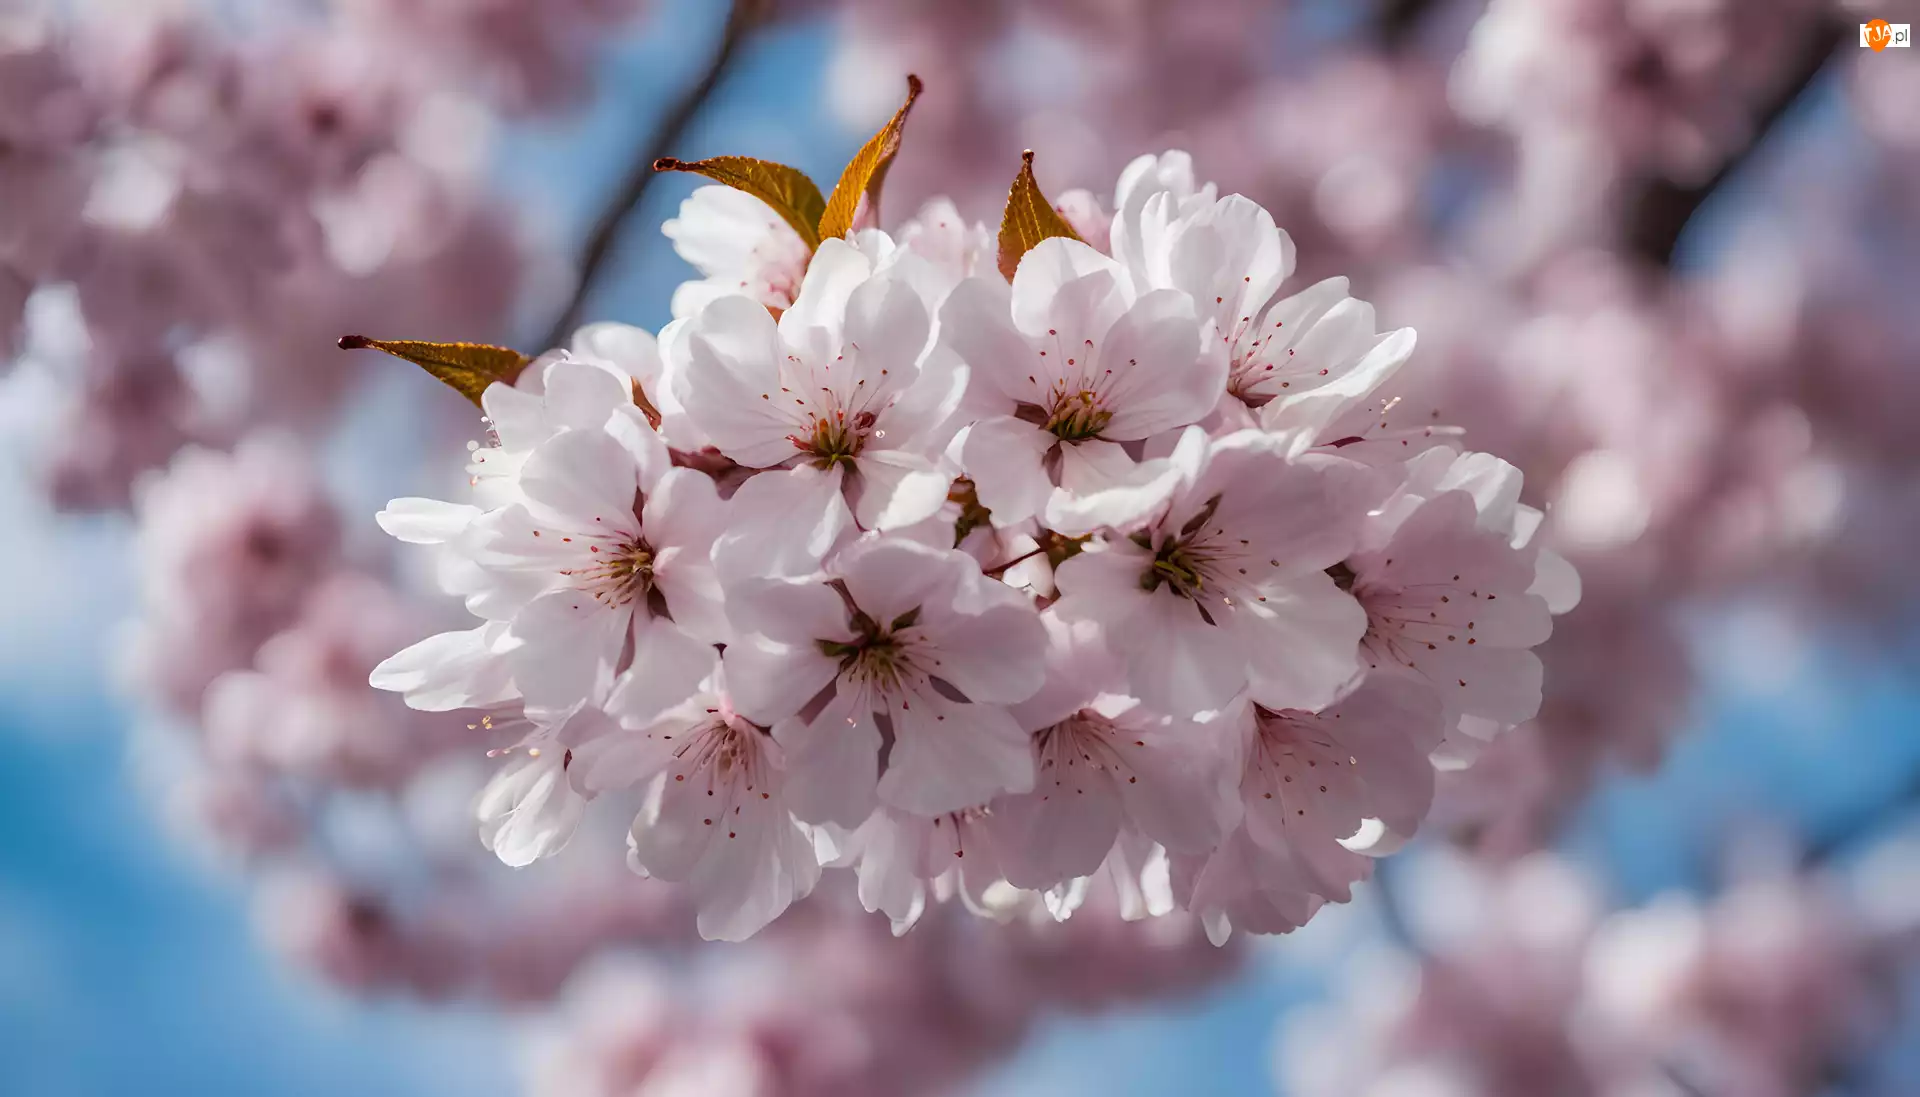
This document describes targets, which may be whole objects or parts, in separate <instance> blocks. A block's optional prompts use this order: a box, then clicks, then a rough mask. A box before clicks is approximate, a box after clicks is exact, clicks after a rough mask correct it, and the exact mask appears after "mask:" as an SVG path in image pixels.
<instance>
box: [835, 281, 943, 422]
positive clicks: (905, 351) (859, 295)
mask: <svg viewBox="0 0 1920 1097" xmlns="http://www.w3.org/2000/svg"><path fill="white" fill-rule="evenodd" d="M846 310H847V312H846V322H845V327H844V331H843V338H842V343H841V347H840V349H839V351H838V352H837V354H838V357H839V361H837V362H835V363H833V365H834V367H835V368H834V369H833V370H831V371H829V372H828V378H829V382H830V383H831V384H832V386H833V388H834V390H835V392H836V394H837V395H838V396H839V397H840V401H841V404H842V406H845V407H854V406H864V407H882V406H884V405H885V404H886V402H887V401H888V400H889V399H891V398H892V397H894V396H895V395H897V394H899V393H900V392H902V391H903V390H905V389H906V388H907V387H908V386H910V385H912V384H913V383H914V381H915V380H916V379H917V378H918V377H919V375H920V355H921V352H922V351H923V350H925V349H926V346H927V338H928V336H929V335H931V333H932V320H931V318H930V317H928V315H927V309H926V306H925V305H924V304H922V303H921V301H920V297H919V295H918V294H916V293H915V292H914V290H913V287H912V286H910V285H908V284H907V283H906V282H905V281H902V280H901V279H899V278H894V277H887V276H880V277H874V278H870V279H868V280H867V281H866V282H865V283H863V284H862V285H860V286H859V287H858V288H857V289H855V290H854V291H853V294H852V295H851V296H850V297H849V298H848V299H847V305H846ZM842 366H845V367H848V368H841V367H842Z"/></svg>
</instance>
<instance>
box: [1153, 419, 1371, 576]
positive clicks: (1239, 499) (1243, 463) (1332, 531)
mask: <svg viewBox="0 0 1920 1097" xmlns="http://www.w3.org/2000/svg"><path fill="white" fill-rule="evenodd" d="M1369 479H1370V476H1369V473H1368V472H1367V470H1366V468H1365V467H1364V466H1361V465H1358V464H1356V463H1354V462H1352V461H1346V460H1342V459H1340V458H1338V457H1327V456H1324V455H1321V454H1308V455H1306V456H1303V457H1297V458H1292V459H1289V458H1288V457H1287V456H1286V454H1285V441H1284V440H1283V439H1280V438H1277V437H1276V436H1273V435H1269V434H1265V433H1263V432H1260V431H1241V432H1239V433H1237V434H1232V435H1229V436H1227V437H1226V438H1222V439H1219V440H1217V441H1215V442H1214V444H1213V447H1212V451H1211V453H1210V455H1209V458H1208V461H1207V465H1206V468H1205V471H1204V472H1202V473H1201V475H1200V477H1199V479H1198V480H1197V482H1196V483H1195V485H1194V487H1193V489H1192V492H1191V493H1190V496H1189V498H1190V499H1193V500H1204V499H1207V498H1210V497H1211V496H1213V495H1216V494H1218V495H1219V496H1220V505H1219V507H1218V508H1217V510H1216V511H1215V516H1216V518H1217V519H1218V523H1217V524H1218V525H1220V526H1224V527H1225V528H1227V529H1230V530H1232V531H1233V535H1234V536H1235V537H1236V538H1246V539H1248V540H1250V541H1251V542H1252V543H1253V545H1254V547H1255V548H1257V550H1258V554H1259V555H1261V556H1264V557H1266V558H1267V559H1278V560H1280V561H1281V564H1280V568H1281V570H1282V573H1294V574H1298V573H1301V572H1317V571H1321V570H1323V569H1325V568H1327V567H1329V566H1331V565H1333V564H1336V563H1338V562H1340V560H1341V559H1343V558H1344V557H1345V556H1346V555H1347V554H1348V553H1350V552H1352V551H1353V547H1354V544H1355V543H1356V542H1357V541H1358V540H1359V535H1360V521H1361V519H1362V518H1363V517H1364V515H1365V513H1366V505H1367V499H1368V491H1367V489H1366V486H1365V485H1366V483H1367V481H1368V480H1369Z"/></svg>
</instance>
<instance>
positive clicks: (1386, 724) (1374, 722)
mask: <svg viewBox="0 0 1920 1097" xmlns="http://www.w3.org/2000/svg"><path fill="white" fill-rule="evenodd" d="M1330 711H1331V712H1336V713H1338V714H1339V716H1340V719H1339V721H1338V723H1339V731H1340V745H1341V746H1342V747H1344V748H1346V749H1347V750H1348V751H1350V752H1351V753H1352V757H1353V758H1354V759H1355V765H1354V772H1355V774H1356V775H1357V776H1358V778H1359V779H1360V781H1361V783H1362V784H1363V785H1365V787H1366V805H1365V809H1364V810H1365V811H1366V813H1367V814H1368V815H1369V816H1371V817H1373V818H1377V819H1379V820H1380V821H1381V822H1383V823H1385V824H1386V826H1387V828H1388V829H1389V830H1391V831H1393V832H1394V833H1396V834H1398V835H1399V836H1400V837H1401V838H1402V839H1405V838H1408V837H1411V836H1412V835H1413V833H1414V832H1415V831H1417V830H1418V829H1419V828H1420V824H1421V822H1422V821H1423V820H1424V819H1425V818H1426V815H1427V810H1428V808H1429V807H1431V806H1432V803H1433V783H1434V773H1433V765H1432V764H1431V763H1430V762H1429V761H1428V757H1427V756H1428V755H1429V754H1431V753H1432V752H1433V751H1434V749H1435V748H1436V747H1438V746H1439V745H1440V740H1441V736H1442V734H1443V733H1444V731H1445V727H1446V725H1445V724H1444V723H1443V722H1442V718H1441V711H1440V699H1439V697H1438V696H1436V695H1435V693H1434V691H1433V690H1432V689H1431V688H1430V687H1428V686H1427V685H1426V684H1425V683H1422V682H1418V681H1415V680H1414V679H1412V678H1407V677H1402V676H1399V675H1390V674H1374V675H1369V676H1368V677H1367V679H1366V681H1364V682H1362V683H1361V684H1360V687H1359V688H1358V689H1356V690H1354V692H1353V693H1351V694H1349V695H1348V696H1346V697H1345V698H1342V699H1341V701H1340V703H1339V704H1338V705H1336V706H1334V707H1333V709H1331V710H1330ZM1326 723H1327V722H1326V721H1322V725H1323V726H1325V724H1326Z"/></svg>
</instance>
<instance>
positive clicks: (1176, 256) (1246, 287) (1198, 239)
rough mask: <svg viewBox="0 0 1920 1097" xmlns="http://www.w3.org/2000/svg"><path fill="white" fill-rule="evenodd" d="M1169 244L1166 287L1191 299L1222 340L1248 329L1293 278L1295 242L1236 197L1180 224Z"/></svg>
mask: <svg viewBox="0 0 1920 1097" xmlns="http://www.w3.org/2000/svg"><path fill="white" fill-rule="evenodd" d="M1169 245H1170V246H1169V247H1168V248H1167V252H1166V264H1167V269H1166V281H1165V284H1166V285H1168V286H1171V287H1172V288H1174V289H1177V290H1181V291H1184V292H1185V293H1187V294H1188V295H1189V296H1191V297H1192V298H1193V300H1194V304H1195V305H1196V306H1197V307H1198V308H1199V310H1200V312H1201V314H1202V315H1203V316H1206V317H1210V318H1212V319H1213V320H1214V321H1215V327H1216V328H1217V329H1218V331H1219V332H1220V333H1221V335H1222V336H1223V337H1226V336H1229V335H1230V334H1231V333H1233V332H1234V331H1235V330H1237V329H1239V328H1244V327H1248V326H1251V324H1252V322H1253V321H1254V320H1255V319H1256V318H1257V317H1258V316H1259V314H1260V310H1261V309H1263V308H1265V307H1266V304H1267V302H1268V301H1269V300H1271V299H1272V297H1273V294H1274V291H1276V290H1278V289H1279V288H1280V283H1282V282H1284V281H1285V280H1286V279H1287V277H1288V276H1289V275H1291V274H1292V273H1293V264H1294V248H1293V240H1292V239H1291V238H1290V237H1289V236H1288V235H1287V234H1286V233H1284V232H1282V231H1280V229H1279V228H1278V227H1277V226H1276V225H1275V224H1274V223H1273V215H1272V214H1270V213H1268V212H1267V211H1266V210H1264V209H1262V208H1261V207H1260V206H1259V205H1258V204H1257V203H1255V202H1253V201H1250V200H1249V199H1247V198H1245V197H1243V196H1241V195H1238V194H1230V195H1228V196H1226V197H1225V198H1222V199H1220V200H1219V201H1218V202H1215V203H1213V204H1212V205H1210V206H1207V207H1205V208H1203V209H1201V210H1199V211H1197V212H1195V214H1194V215H1193V216H1191V217H1188V218H1185V219H1183V220H1182V222H1181V223H1180V224H1179V227H1178V228H1177V229H1176V231H1175V233H1174V235H1173V238H1172V239H1171V240H1170V241H1169ZM1156 273H1157V272H1156Z"/></svg>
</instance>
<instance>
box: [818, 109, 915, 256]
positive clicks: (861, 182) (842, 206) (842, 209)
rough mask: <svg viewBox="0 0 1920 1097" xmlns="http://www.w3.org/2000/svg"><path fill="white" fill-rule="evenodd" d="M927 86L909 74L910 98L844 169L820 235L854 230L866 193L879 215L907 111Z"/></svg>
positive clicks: (829, 236)
mask: <svg viewBox="0 0 1920 1097" xmlns="http://www.w3.org/2000/svg"><path fill="white" fill-rule="evenodd" d="M924 86H925V85H924V84H922V83H921V82H920V78H919V77H918V76H909V77H907V101H906V102H905V103H902V104H901V105H900V109H899V110H897V111H895V112H894V114H893V117H892V118H891V119H889V120H888V121H887V124H886V125H884V126H882V127H880V132H879V133H876V134H874V135H873V137H872V138H870V139H869V140H868V141H867V143H866V144H865V145H864V146H862V147H861V149H860V151H859V152H858V153H857V154H855V156H854V158H853V162H852V163H850V164H848V165H847V170H845V171H843V172H841V173H840V182H838V183H836V184H834V188H833V195H832V196H831V197H829V198H828V199H827V208H826V212H824V213H822V214H821V215H820V239H822V240H833V239H836V238H838V237H842V236H845V235H846V234H847V233H848V232H850V231H852V229H853V215H854V213H855V212H856V211H858V210H859V208H860V197H861V196H862V195H865V196H866V199H867V208H868V209H869V210H871V211H872V212H873V214H874V215H875V216H876V217H877V216H878V215H879V213H880V188H881V187H882V186H883V185H885V183H886V181H887V169H888V168H890V167H892V166H893V157H894V154H896V153H898V152H899V151H900V136H901V134H902V133H903V132H904V131H905V130H906V128H907V114H908V112H910V111H912V110H913V101H914V100H915V99H918V98H920V89H921V88H922V87H924Z"/></svg>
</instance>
